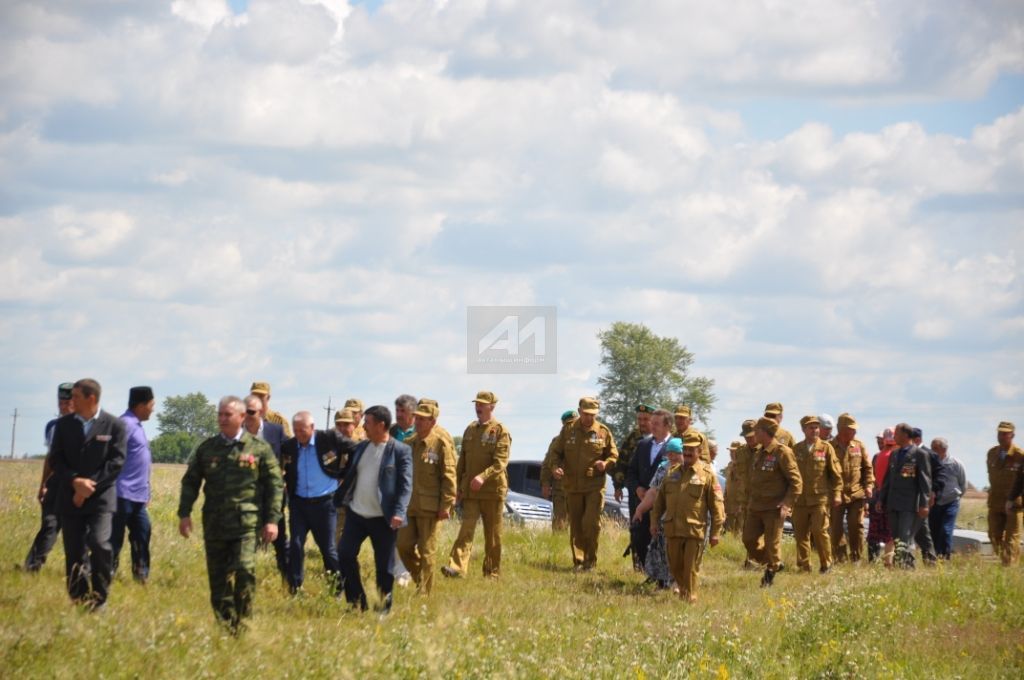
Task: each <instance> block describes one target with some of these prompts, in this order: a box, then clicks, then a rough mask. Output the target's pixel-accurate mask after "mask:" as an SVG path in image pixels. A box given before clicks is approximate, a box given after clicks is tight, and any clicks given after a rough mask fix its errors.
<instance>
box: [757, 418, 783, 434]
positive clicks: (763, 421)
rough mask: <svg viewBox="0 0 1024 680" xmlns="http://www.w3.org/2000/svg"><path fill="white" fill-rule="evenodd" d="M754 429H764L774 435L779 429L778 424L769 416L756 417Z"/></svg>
mask: <svg viewBox="0 0 1024 680" xmlns="http://www.w3.org/2000/svg"><path fill="white" fill-rule="evenodd" d="M754 429H756V430H764V431H765V432H767V433H768V434H770V435H772V436H773V437H774V436H775V433H776V432H778V431H779V424H778V423H777V422H775V421H774V420H772V419H771V418H758V419H757V424H756V425H755V426H754Z"/></svg>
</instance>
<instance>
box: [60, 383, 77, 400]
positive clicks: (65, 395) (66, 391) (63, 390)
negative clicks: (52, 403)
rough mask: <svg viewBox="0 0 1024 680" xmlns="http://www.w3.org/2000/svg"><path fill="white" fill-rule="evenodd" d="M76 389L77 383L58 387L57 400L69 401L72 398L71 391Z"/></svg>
mask: <svg viewBox="0 0 1024 680" xmlns="http://www.w3.org/2000/svg"><path fill="white" fill-rule="evenodd" d="M73 389H75V383H61V384H59V385H57V398H58V399H61V400H63V401H67V400H68V399H70V398H71V390H73Z"/></svg>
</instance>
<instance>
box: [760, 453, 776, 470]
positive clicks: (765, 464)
mask: <svg viewBox="0 0 1024 680" xmlns="http://www.w3.org/2000/svg"><path fill="white" fill-rule="evenodd" d="M775 460H776V459H775V454H773V453H769V454H768V455H767V456H765V457H764V461H762V462H761V470H762V471H764V472H772V471H773V470H774V469H775Z"/></svg>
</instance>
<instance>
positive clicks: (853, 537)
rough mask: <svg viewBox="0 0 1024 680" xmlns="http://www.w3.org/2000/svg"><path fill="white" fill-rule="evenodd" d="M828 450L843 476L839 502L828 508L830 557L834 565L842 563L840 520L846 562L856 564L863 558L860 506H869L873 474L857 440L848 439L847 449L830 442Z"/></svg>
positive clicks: (867, 458) (862, 527)
mask: <svg viewBox="0 0 1024 680" xmlns="http://www.w3.org/2000/svg"><path fill="white" fill-rule="evenodd" d="M832 447H833V448H834V449H835V451H836V457H837V458H838V459H839V467H840V469H841V470H842V472H843V502H842V505H840V506H839V507H838V508H832V511H831V516H830V517H829V529H828V531H829V536H830V538H831V541H832V557H833V558H834V559H835V560H836V561H837V562H842V561H844V560H845V559H846V546H847V540H846V535H845V534H844V533H843V519H844V518H845V520H846V525H847V533H848V534H849V547H850V561H851V562H856V561H858V560H859V559H860V556H861V555H862V554H864V545H865V544H864V504H865V503H867V502H870V500H871V493H870V492H869V491H868V489H871V488H872V487H874V485H875V473H874V471H873V470H872V469H871V455H870V454H869V453H868V450H867V448H865V446H864V443H863V442H862V441H860V440H859V439H856V438H854V439H852V440H850V443H849V444H847V445H845V446H844V445H843V444H842V443H841V442H839V440H837V439H833V440H832Z"/></svg>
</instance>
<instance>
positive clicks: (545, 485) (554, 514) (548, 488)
mask: <svg viewBox="0 0 1024 680" xmlns="http://www.w3.org/2000/svg"><path fill="white" fill-rule="evenodd" d="M576 418H577V415H576V411H572V410H570V411H566V412H565V413H563V414H562V427H563V428H565V427H566V426H567V425H569V424H570V423H573V422H575V421H576ZM557 441H558V435H557V434H556V435H555V436H554V437H552V438H551V443H550V444H548V452H547V454H546V455H545V456H544V462H543V463H541V466H540V494H541V496H543V497H544V498H548V499H550V500H551V530H552V531H565V530H566V528H567V527H568V526H569V501H568V500H567V499H566V498H565V488H564V486H563V485H562V480H560V479H555V478H554V475H553V474H552V472H553V471H554V465H553V464H552V463H553V461H554V456H553V455H552V453H551V451H552V449H554V447H555V442H557Z"/></svg>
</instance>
